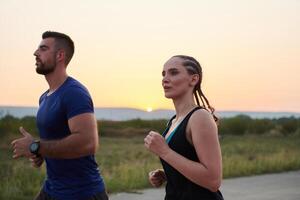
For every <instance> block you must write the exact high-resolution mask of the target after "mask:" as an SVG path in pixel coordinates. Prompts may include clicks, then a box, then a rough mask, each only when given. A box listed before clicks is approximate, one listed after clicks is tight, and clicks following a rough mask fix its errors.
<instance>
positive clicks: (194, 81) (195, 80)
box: [190, 74, 200, 86]
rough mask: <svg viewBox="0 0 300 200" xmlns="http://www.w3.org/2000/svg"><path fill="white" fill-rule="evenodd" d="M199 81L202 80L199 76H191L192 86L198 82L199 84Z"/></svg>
mask: <svg viewBox="0 0 300 200" xmlns="http://www.w3.org/2000/svg"><path fill="white" fill-rule="evenodd" d="M199 79H200V77H199V74H193V75H191V81H190V85H191V86H195V85H197V84H198V82H199Z"/></svg>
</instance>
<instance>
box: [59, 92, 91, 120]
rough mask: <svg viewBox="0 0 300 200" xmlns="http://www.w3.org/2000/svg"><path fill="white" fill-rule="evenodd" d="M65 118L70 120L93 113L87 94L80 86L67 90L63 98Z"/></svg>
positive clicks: (89, 97)
mask: <svg viewBox="0 0 300 200" xmlns="http://www.w3.org/2000/svg"><path fill="white" fill-rule="evenodd" d="M63 104H64V108H65V109H66V110H65V111H66V114H67V118H68V119H70V118H72V117H74V116H76V115H80V114H83V113H94V105H93V101H92V98H91V96H90V94H89V92H88V91H87V90H86V89H85V88H83V87H80V86H72V87H69V88H68V89H67V91H66V92H65V94H64V97H63Z"/></svg>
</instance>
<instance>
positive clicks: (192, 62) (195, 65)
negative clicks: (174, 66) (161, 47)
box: [173, 55, 218, 121]
mask: <svg viewBox="0 0 300 200" xmlns="http://www.w3.org/2000/svg"><path fill="white" fill-rule="evenodd" d="M173 57H176V58H181V59H182V60H183V63H182V65H183V66H185V68H186V69H187V71H188V73H189V74H191V75H192V74H199V82H198V83H197V85H196V86H195V88H194V96H195V99H196V102H197V105H198V106H202V107H203V108H205V109H206V110H207V109H208V110H209V111H210V113H211V114H212V115H213V117H214V120H215V121H218V117H217V116H216V115H215V114H214V112H215V109H214V108H213V107H212V106H211V105H210V104H209V101H208V99H207V98H206V96H205V95H204V93H203V92H202V89H201V83H202V67H201V65H200V63H199V62H198V61H197V60H196V59H195V58H193V57H191V56H185V55H176V56H173ZM199 99H200V101H201V102H202V105H200V101H199Z"/></svg>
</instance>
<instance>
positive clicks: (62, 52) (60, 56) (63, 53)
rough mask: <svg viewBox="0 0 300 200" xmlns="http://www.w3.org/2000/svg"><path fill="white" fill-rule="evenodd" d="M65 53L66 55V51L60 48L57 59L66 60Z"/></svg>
mask: <svg viewBox="0 0 300 200" xmlns="http://www.w3.org/2000/svg"><path fill="white" fill-rule="evenodd" d="M65 55H66V53H65V51H64V50H62V49H60V50H58V51H57V52H56V59H57V60H58V61H64V60H65Z"/></svg>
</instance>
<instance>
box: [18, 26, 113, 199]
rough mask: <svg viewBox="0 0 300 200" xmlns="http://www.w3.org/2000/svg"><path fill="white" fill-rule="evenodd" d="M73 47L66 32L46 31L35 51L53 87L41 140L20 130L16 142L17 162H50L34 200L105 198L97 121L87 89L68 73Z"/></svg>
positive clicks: (43, 105)
mask: <svg viewBox="0 0 300 200" xmlns="http://www.w3.org/2000/svg"><path fill="white" fill-rule="evenodd" d="M73 53H74V43H73V41H72V40H71V38H70V37H69V36H67V35H65V34H63V33H58V32H51V31H47V32H45V33H43V35H42V41H41V43H40V45H39V47H38V49H37V50H36V51H35V52H34V56H35V58H36V72H37V73H38V74H42V75H44V76H45V78H46V80H47V82H48V85H49V89H48V90H47V91H46V92H45V93H44V94H42V96H41V97H40V100H39V110H38V113H37V126H38V130H39V135H40V140H34V138H33V137H32V136H31V134H30V133H28V132H27V131H26V130H25V129H24V128H22V127H20V132H21V133H22V134H23V137H22V138H19V139H16V140H14V141H13V142H12V146H13V150H14V153H13V158H19V157H27V158H30V160H31V162H32V164H33V166H35V167H40V166H41V165H42V163H43V160H44V159H45V161H46V169H47V178H46V180H45V182H44V185H43V187H42V190H41V192H40V193H39V194H38V195H37V197H36V200H49V199H51V200H52V199H55V200H69V199H70V200H71V199H72V200H76V199H78V200H90V199H91V200H92V199H96V200H104V199H105V200H106V199H108V197H107V195H106V192H105V186H104V182H103V179H102V178H101V176H100V174H99V169H98V165H97V163H96V161H95V158H94V154H95V153H96V150H97V147H98V133H97V123H96V120H95V116H94V107H93V102H92V99H91V97H90V94H89V92H88V91H87V89H86V88H85V87H84V86H83V85H82V84H81V83H79V82H78V81H76V80H75V79H73V78H72V77H69V76H68V75H67V72H66V68H67V65H68V64H69V62H70V60H71V58H72V56H73Z"/></svg>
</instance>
